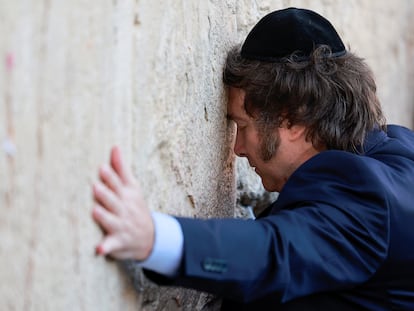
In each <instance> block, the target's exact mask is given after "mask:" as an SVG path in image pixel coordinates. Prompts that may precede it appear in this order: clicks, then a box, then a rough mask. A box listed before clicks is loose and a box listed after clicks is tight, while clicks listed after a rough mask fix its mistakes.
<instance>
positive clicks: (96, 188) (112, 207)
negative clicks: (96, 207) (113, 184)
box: [93, 182, 121, 213]
mask: <svg viewBox="0 0 414 311" xmlns="http://www.w3.org/2000/svg"><path fill="white" fill-rule="evenodd" d="M93 196H94V198H95V200H96V201H97V202H98V203H99V204H101V205H102V206H103V207H104V208H106V209H107V210H109V211H111V212H113V213H117V212H119V210H120V208H121V201H120V200H119V199H118V197H117V196H116V195H115V193H114V192H113V191H112V190H111V189H109V188H108V187H107V186H106V185H104V184H102V183H99V182H98V183H95V184H94V185H93Z"/></svg>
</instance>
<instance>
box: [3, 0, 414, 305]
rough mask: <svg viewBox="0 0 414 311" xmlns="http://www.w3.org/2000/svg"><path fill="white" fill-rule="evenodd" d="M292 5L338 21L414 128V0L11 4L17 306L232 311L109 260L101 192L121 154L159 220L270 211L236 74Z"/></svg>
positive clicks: (10, 208)
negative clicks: (249, 158) (95, 198)
mask: <svg viewBox="0 0 414 311" xmlns="http://www.w3.org/2000/svg"><path fill="white" fill-rule="evenodd" d="M287 6H302V7H309V8H313V9H316V10H318V11H319V12H321V13H322V14H324V15H326V16H327V17H328V18H330V19H331V20H332V21H333V22H334V24H335V26H336V27H337V28H338V30H339V32H340V33H341V34H342V35H343V37H344V39H345V42H346V43H347V44H349V45H350V46H351V49H352V50H353V51H355V52H357V53H358V54H360V55H361V56H363V57H365V58H366V59H367V61H368V63H369V64H370V65H371V66H372V68H373V70H374V73H375V75H376V76H377V80H378V89H379V94H380V97H381V99H382V102H383V104H384V108H385V111H386V114H387V116H388V117H389V120H390V121H391V122H395V123H402V124H404V125H407V126H411V125H412V121H413V100H414V91H413V90H414V87H413V86H414V85H413V83H414V79H413V78H414V67H413V66H412V59H414V35H413V32H412V29H413V26H414V25H413V23H414V22H413V18H412V17H411V16H412V15H413V10H414V9H413V6H414V3H413V2H412V1H410V0H397V1H394V2H389V1H385V0H376V1H357V0H350V1H333V0H330V1H328V0H312V1H310V0H308V1H306V0H298V1H270V0H268V1H266V0H263V1H250V0H241V1H235V0H226V1H216V0H210V1H204V0H200V1H190V0H167V1H148V0H138V1H132V0H122V1H121V0H113V1H109V0H107V1H79V0H73V1H56V0H46V1H24V0H19V1H14V0H5V1H1V2H0V33H1V40H0V57H1V58H0V59H1V61H2V63H1V65H0V66H1V67H0V68H1V70H0V144H1V145H0V146H1V149H0V209H1V213H2V216H1V217H0V279H1V280H2V281H1V284H0V301H1V303H2V309H3V308H4V309H5V310H214V309H217V307H218V305H219V300H217V299H215V298H214V297H211V296H208V295H205V294H203V295H198V294H195V293H194V291H183V290H180V289H160V288H158V287H156V286H155V285H153V284H150V283H149V281H147V280H145V279H144V278H143V277H142V275H141V274H140V272H139V271H137V270H134V269H133V270H130V269H129V270H128V271H129V273H125V272H124V270H125V269H124V268H121V267H120V266H119V265H117V264H115V263H114V262H113V261H111V260H104V259H102V258H96V257H95V256H94V246H95V244H96V242H97V241H98V240H99V239H100V237H101V232H100V231H99V229H98V228H97V227H96V226H95V225H94V223H93V221H92V220H91V217H90V212H91V208H92V206H93V202H92V198H91V183H92V182H93V181H94V180H96V172H97V168H98V165H99V164H100V163H102V162H104V161H107V159H108V152H109V149H110V146H112V145H113V144H119V145H120V146H121V148H122V150H123V151H124V153H125V155H126V158H127V160H128V162H129V163H131V166H132V167H133V169H134V172H135V174H136V176H137V177H138V178H139V180H140V182H141V183H142V186H143V188H144V193H145V195H146V199H147V200H148V202H149V205H150V206H151V208H152V209H153V210H158V211H164V212H167V213H173V214H176V215H185V216H190V217H213V216H214V217H217V216H220V217H221V216H232V215H233V214H234V213H235V211H234V207H235V206H236V199H237V198H238V199H239V202H240V203H241V204H242V205H252V206H253V207H254V206H255V205H257V203H258V202H259V203H260V202H266V201H271V198H269V197H268V196H267V194H266V195H264V194H263V189H262V187H261V184H260V180H259V179H257V178H256V177H254V176H253V175H252V173H251V172H250V171H249V169H248V168H247V167H246V162H244V163H243V161H240V162H239V161H238V162H239V163H237V165H235V163H234V156H233V154H232V151H231V141H232V139H233V133H232V131H231V128H230V127H229V126H228V124H227V121H226V118H225V112H226V101H225V93H224V89H223V86H222V84H221V69H222V64H223V62H224V58H225V52H226V50H227V49H228V48H229V47H230V46H231V45H233V44H234V43H236V42H239V41H240V40H241V39H242V38H244V37H245V35H246V34H247V32H248V31H249V29H250V28H251V27H252V26H253V25H254V23H256V21H257V20H258V19H259V18H260V17H261V16H263V15H264V14H266V13H267V12H269V11H271V10H273V9H276V8H282V7H287ZM236 166H237V167H238V169H237V175H238V182H237V183H236V178H235V175H236V174H235V167H236ZM237 189H238V190H237ZM247 196H248V197H250V201H248V200H246V198H247ZM236 214H237V215H239V212H237V211H236ZM130 276H131V277H132V278H133V281H132V282H131V281H130V280H129V279H130Z"/></svg>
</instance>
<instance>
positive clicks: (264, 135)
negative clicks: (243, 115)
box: [259, 126, 280, 162]
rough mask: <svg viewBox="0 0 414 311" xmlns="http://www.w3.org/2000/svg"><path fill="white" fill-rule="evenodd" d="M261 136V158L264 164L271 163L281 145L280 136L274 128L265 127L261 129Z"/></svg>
mask: <svg viewBox="0 0 414 311" xmlns="http://www.w3.org/2000/svg"><path fill="white" fill-rule="evenodd" d="M259 134H260V157H261V159H262V160H263V161H264V162H268V161H270V159H271V158H273V156H274V155H275V154H276V152H277V149H278V148H279V145H280V136H279V134H278V132H276V131H275V130H274V128H273V127H269V126H265V127H260V128H259Z"/></svg>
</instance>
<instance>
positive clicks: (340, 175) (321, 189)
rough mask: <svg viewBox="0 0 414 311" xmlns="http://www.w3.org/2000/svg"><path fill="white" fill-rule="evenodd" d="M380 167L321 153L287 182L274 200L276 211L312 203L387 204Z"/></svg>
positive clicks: (371, 162) (331, 152) (373, 162)
mask: <svg viewBox="0 0 414 311" xmlns="http://www.w3.org/2000/svg"><path fill="white" fill-rule="evenodd" d="M381 166H382V163H381V162H379V161H377V160H375V159H372V158H370V157H367V156H361V155H356V154H353V153H350V152H345V151H338V150H329V151H324V152H321V153H319V154H317V155H315V156H314V157H312V158H311V159H309V160H308V161H307V162H305V163H304V164H303V165H302V166H300V167H299V168H298V169H297V170H296V171H295V172H294V173H293V174H292V176H291V177H290V178H289V179H288V181H287V182H286V184H285V186H284V188H283V189H282V191H281V192H280V195H279V198H278V200H277V205H279V207H278V209H283V208H287V207H288V208H290V207H296V206H298V205H302V204H308V203H309V202H315V201H317V202H325V203H327V204H329V205H335V204H337V203H338V202H341V204H343V205H344V204H345V205H346V204H347V202H348V203H355V201H359V200H364V201H365V202H368V201H369V200H370V199H372V200H375V201H377V202H378V201H379V200H380V201H386V194H385V192H386V191H385V188H386V183H387V181H386V180H384V178H383V177H382V176H380V175H382V174H384V172H383V169H382V167H381ZM366 194H369V196H367V195H366ZM354 205H355V204H354Z"/></svg>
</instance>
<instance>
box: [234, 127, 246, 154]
mask: <svg viewBox="0 0 414 311" xmlns="http://www.w3.org/2000/svg"><path fill="white" fill-rule="evenodd" d="M233 150H234V153H235V154H236V155H237V156H238V157H246V150H245V148H244V141H243V137H242V136H241V135H239V131H238V130H237V132H236V139H235V142H234V149H233Z"/></svg>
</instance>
